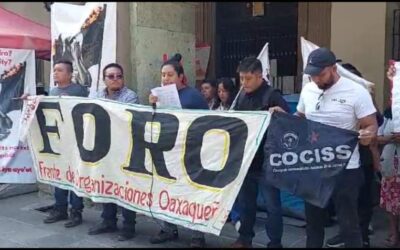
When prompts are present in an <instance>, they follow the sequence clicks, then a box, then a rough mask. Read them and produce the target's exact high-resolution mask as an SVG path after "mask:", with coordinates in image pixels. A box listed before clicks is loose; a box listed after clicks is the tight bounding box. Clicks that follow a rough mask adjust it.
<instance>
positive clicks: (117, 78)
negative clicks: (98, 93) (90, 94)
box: [106, 75, 124, 80]
mask: <svg viewBox="0 0 400 250" xmlns="http://www.w3.org/2000/svg"><path fill="white" fill-rule="evenodd" d="M123 77H124V76H123V75H106V78H108V79H110V80H119V79H122V78H123Z"/></svg>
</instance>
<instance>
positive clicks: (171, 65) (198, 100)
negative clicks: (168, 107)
mask: <svg viewBox="0 0 400 250" xmlns="http://www.w3.org/2000/svg"><path fill="white" fill-rule="evenodd" d="M181 60H182V56H181V54H179V53H177V54H175V55H174V56H173V57H172V58H171V59H169V60H168V61H166V62H164V63H163V64H162V66H161V85H162V86H166V85H170V84H175V85H176V88H177V90H178V95H179V100H180V101H181V105H182V108H184V109H208V105H207V102H206V100H205V99H204V97H203V96H202V95H201V93H200V92H199V91H198V90H197V89H195V88H192V87H190V86H188V83H187V78H186V76H185V72H184V70H183V66H182V64H181ZM149 102H150V103H156V102H157V96H154V95H152V94H150V96H149Z"/></svg>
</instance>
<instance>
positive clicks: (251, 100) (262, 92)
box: [234, 81, 289, 172]
mask: <svg viewBox="0 0 400 250" xmlns="http://www.w3.org/2000/svg"><path fill="white" fill-rule="evenodd" d="M274 106H279V107H281V108H282V109H283V110H285V111H286V112H289V106H288V105H287V103H286V101H285V99H283V97H282V95H281V94H280V93H279V91H278V90H276V89H274V88H273V87H271V86H269V85H268V84H267V82H266V81H263V83H262V85H261V86H260V87H259V88H258V89H257V90H255V91H253V92H251V93H248V94H246V93H245V92H244V91H242V92H241V93H240V95H239V97H238V100H237V102H236V105H235V107H234V110H248V111H251V110H268V109H269V108H270V107H274ZM266 136H267V132H265V134H264V137H263V140H262V141H261V144H260V146H259V148H258V150H257V153H256V155H255V156H254V159H253V161H252V163H251V165H250V168H249V172H261V170H262V165H263V161H264V143H265V139H266Z"/></svg>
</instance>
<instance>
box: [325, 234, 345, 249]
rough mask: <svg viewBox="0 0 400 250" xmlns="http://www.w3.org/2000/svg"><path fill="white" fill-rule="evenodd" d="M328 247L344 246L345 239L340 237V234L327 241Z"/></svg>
mask: <svg viewBox="0 0 400 250" xmlns="http://www.w3.org/2000/svg"><path fill="white" fill-rule="evenodd" d="M326 247H329V248H343V247H344V241H343V240H342V239H341V238H340V235H336V236H335V237H332V238H330V239H329V240H327V241H326Z"/></svg>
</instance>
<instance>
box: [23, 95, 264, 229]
mask: <svg viewBox="0 0 400 250" xmlns="http://www.w3.org/2000/svg"><path fill="white" fill-rule="evenodd" d="M29 101H30V103H39V105H37V109H36V112H35V113H34V114H35V115H34V116H32V115H29V114H24V115H23V117H28V119H27V120H26V121H25V124H26V126H29V129H28V131H27V138H28V142H29V145H30V149H31V153H32V156H33V159H34V165H35V169H36V173H37V177H38V180H39V181H40V182H43V183H47V184H50V185H53V186H56V187H59V188H63V189H68V190H72V191H74V192H75V193H76V194H77V195H79V196H85V197H89V198H90V199H92V200H93V201H95V202H112V203H116V204H118V205H120V206H123V207H125V208H127V209H130V210H133V211H137V212H139V213H143V214H145V215H148V216H154V217H155V218H158V219H161V220H164V221H168V222H171V223H175V224H178V225H182V226H184V227H188V228H191V229H194V230H199V231H202V232H209V233H213V234H217V235H218V234H219V233H220V231H221V229H222V227H223V226H224V224H225V222H226V219H227V216H228V214H229V212H230V210H231V207H232V205H233V203H234V201H235V198H236V196H237V194H238V192H239V189H240V187H241V185H242V182H243V180H244V177H245V175H246V174H247V170H248V168H249V166H250V163H251V161H252V159H253V157H254V155H255V153H256V151H257V148H258V146H259V145H260V143H261V139H262V137H263V135H264V133H265V131H266V129H267V127H268V124H269V118H270V115H269V113H268V112H266V111H258V112H239V111H236V112H230V111H227V112H222V111H208V110H207V111H205V110H204V111H202V110H178V109H158V110H157V112H156V113H155V114H154V116H153V115H152V111H153V110H152V108H151V107H149V106H142V105H135V104H122V103H117V102H113V101H107V100H100V99H89V98H79V97H61V98H59V97H43V98H42V99H41V100H39V101H35V100H32V99H30V100H29ZM27 104H28V102H27V103H25V105H27ZM31 106H32V105H31ZM24 110H26V112H30V113H32V110H30V109H24ZM29 119H31V120H29Z"/></svg>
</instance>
